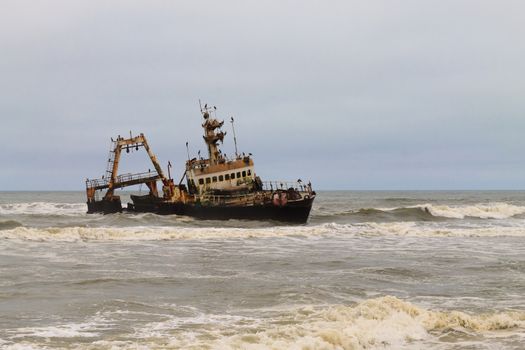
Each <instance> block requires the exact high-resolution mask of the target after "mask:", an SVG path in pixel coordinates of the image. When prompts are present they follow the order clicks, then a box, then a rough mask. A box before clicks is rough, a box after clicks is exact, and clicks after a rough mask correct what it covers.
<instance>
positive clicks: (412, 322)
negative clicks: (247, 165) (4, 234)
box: [34, 296, 525, 350]
mask: <svg viewBox="0 0 525 350" xmlns="http://www.w3.org/2000/svg"><path fill="white" fill-rule="evenodd" d="M276 312H277V314H276V315H274V316H268V315H267V316H266V317H264V318H257V317H253V318H251V317H236V316H234V315H231V316H228V315H223V316H221V317H218V316H217V315H207V316H206V315H200V316H199V317H196V318H195V319H193V318H191V317H190V318H185V319H184V320H182V319H180V318H179V317H175V316H173V317H169V316H168V318H167V319H166V320H164V321H160V322H152V323H146V324H143V325H141V326H140V329H136V330H135V332H134V333H133V334H129V335H126V336H121V337H119V338H120V339H119V340H106V339H101V340H94V342H93V343H92V344H89V345H86V344H82V345H81V344H78V345H80V346H79V347H81V348H85V349H126V348H130V347H132V348H139V349H142V348H177V349H202V348H205V349H247V350H252V349H257V350H258V349H261V350H262V349H291V350H302V349H312V350H314V349H322V350H340V349H345V350H360V349H399V348H404V347H406V346H409V345H415V346H417V344H425V342H432V341H433V340H435V339H437V338H438V337H440V336H443V335H446V334H447V333H450V332H454V333H465V335H467V336H472V335H474V337H473V338H475V339H476V340H475V341H474V343H475V342H478V345H481V344H483V342H484V341H485V340H486V339H487V338H486V337H487V336H491V335H494V334H495V333H496V334H497V333H498V332H502V331H506V332H507V333H506V335H505V334H504V333H502V335H501V336H512V335H513V334H516V333H520V332H521V331H522V330H523V329H524V327H525V312H522V311H505V312H493V313H485V314H468V313H465V312H462V311H436V310H430V309H426V308H423V307H420V306H416V305H414V304H412V303H410V302H407V301H403V300H401V299H398V298H396V297H393V296H384V297H379V298H374V299H368V300H365V301H363V302H360V303H358V304H354V305H329V306H303V307H299V308H290V309H285V310H282V311H276ZM181 325H183V327H181ZM193 325H194V326H195V327H193ZM41 331H42V330H39V332H37V333H36V334H34V336H37V337H38V336H43V335H44V334H43V333H41ZM61 335H62V334H60V333H59V334H57V336H61ZM66 336H67V335H66ZM456 344H458V343H456ZM469 344H470V345H473V341H472V340H470V341H469ZM474 345H475V344H474Z"/></svg>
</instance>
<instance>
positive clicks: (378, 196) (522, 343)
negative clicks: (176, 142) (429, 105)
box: [0, 191, 525, 350]
mask: <svg viewBox="0 0 525 350" xmlns="http://www.w3.org/2000/svg"><path fill="white" fill-rule="evenodd" d="M124 196H125V195H124ZM84 201H85V196H84V193H83V192H0V348H1V349H310V350H313V349H323V350H328V349H525V241H524V239H525V192H519V191H508V192H506V191H488V192H476V191H467V192H445V191H435V192H424V191H394V192H379V191H369V192H365V191H332V192H330V191H325V192H322V191H321V192H319V193H318V196H317V198H316V201H315V203H314V208H313V210H312V213H311V217H310V220H309V222H308V224H306V225H287V224H280V223H277V222H256V221H255V222H250V221H236V220H231V221H199V220H195V219H192V218H188V217H178V216H157V215H153V214H126V213H123V214H114V215H106V216H104V215H98V214H95V215H88V214H86V213H85V212H86V205H85V203H84ZM123 202H125V200H123Z"/></svg>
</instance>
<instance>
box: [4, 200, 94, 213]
mask: <svg viewBox="0 0 525 350" xmlns="http://www.w3.org/2000/svg"><path fill="white" fill-rule="evenodd" d="M86 211H87V207H86V204H85V203H49V202H31V203H8V204H0V215H23V214H30V215H82V214H85V213H86Z"/></svg>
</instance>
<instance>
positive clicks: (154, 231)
mask: <svg viewBox="0 0 525 350" xmlns="http://www.w3.org/2000/svg"><path fill="white" fill-rule="evenodd" d="M321 235H353V236H413V237H443V236H445V237H497V236H519V237H524V236H525V227H523V226H470V227H447V226H444V225H440V224H437V223H418V222H391V223H374V222H367V223H359V224H337V223H325V224H320V225H312V226H275V227H263V228H212V227H164V226H163V227H152V226H148V227H146V226H134V227H47V228H34V227H15V228H12V229H4V230H0V238H3V239H21V240H29V241H63V242H75V241H99V240H100V241H157V240H181V239H182V240H191V239H230V238H234V239H235V238H266V237H285V236H304V237H309V236H321Z"/></svg>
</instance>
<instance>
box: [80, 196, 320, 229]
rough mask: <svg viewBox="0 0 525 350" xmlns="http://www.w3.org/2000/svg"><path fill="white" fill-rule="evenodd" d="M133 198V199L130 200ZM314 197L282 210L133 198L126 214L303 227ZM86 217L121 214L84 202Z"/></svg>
mask: <svg viewBox="0 0 525 350" xmlns="http://www.w3.org/2000/svg"><path fill="white" fill-rule="evenodd" d="M132 197H133V196H132ZM314 198H315V197H311V198H307V199H302V200H299V201H293V202H288V203H287V204H286V205H284V206H276V205H273V204H261V205H252V206H217V205H214V206H212V205H200V204H192V205H188V204H183V203H166V202H161V201H147V200H146V201H144V200H140V199H138V198H137V200H136V201H135V203H134V204H131V203H129V204H128V207H127V209H125V210H126V211H128V212H145V213H155V214H159V215H173V214H174V215H185V216H191V217H195V218H198V219H201V220H230V219H239V220H274V221H281V222H290V223H306V221H307V220H308V216H309V215H310V210H311V209H312V204H313V201H314ZM87 205H88V213H103V214H112V213H118V212H122V205H121V203H120V200H119V201H111V202H109V201H104V200H102V201H96V202H88V203H87Z"/></svg>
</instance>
